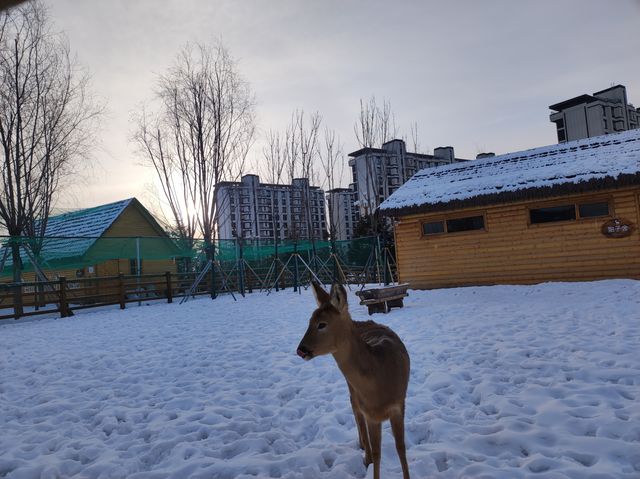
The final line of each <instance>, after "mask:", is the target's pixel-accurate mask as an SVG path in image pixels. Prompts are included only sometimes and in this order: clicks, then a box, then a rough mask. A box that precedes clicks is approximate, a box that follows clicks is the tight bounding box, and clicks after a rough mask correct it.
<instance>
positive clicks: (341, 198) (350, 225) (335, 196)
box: [327, 188, 360, 241]
mask: <svg viewBox="0 0 640 479" xmlns="http://www.w3.org/2000/svg"><path fill="white" fill-rule="evenodd" d="M327 201H328V204H329V233H330V234H331V235H332V236H333V239H335V240H338V241H343V240H350V239H353V238H354V237H355V231H356V225H357V224H358V220H359V219H360V214H359V211H358V206H357V196H356V192H355V191H354V190H352V189H351V188H334V189H333V190H329V191H327Z"/></svg>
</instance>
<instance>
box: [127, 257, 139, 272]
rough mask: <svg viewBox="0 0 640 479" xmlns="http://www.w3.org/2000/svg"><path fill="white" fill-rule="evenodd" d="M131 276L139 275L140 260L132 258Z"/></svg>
mask: <svg viewBox="0 0 640 479" xmlns="http://www.w3.org/2000/svg"><path fill="white" fill-rule="evenodd" d="M129 274H130V275H137V274H138V260H137V259H135V258H132V259H130V260H129ZM140 274H142V261H140Z"/></svg>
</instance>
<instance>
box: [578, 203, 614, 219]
mask: <svg viewBox="0 0 640 479" xmlns="http://www.w3.org/2000/svg"><path fill="white" fill-rule="evenodd" d="M578 213H579V214H580V218H593V217H596V216H609V203H607V202H606V201H601V202H599V203H583V204H581V205H579V206H578Z"/></svg>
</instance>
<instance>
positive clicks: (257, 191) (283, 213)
mask: <svg viewBox="0 0 640 479" xmlns="http://www.w3.org/2000/svg"><path fill="white" fill-rule="evenodd" d="M216 189H217V193H216V207H217V211H218V213H217V220H216V222H217V227H218V237H219V238H221V239H231V238H252V239H271V240H275V239H280V240H284V239H311V238H314V239H320V238H325V237H326V235H327V222H326V214H325V203H324V191H323V190H321V189H320V188H319V187H317V186H310V185H309V180H308V179H307V178H297V179H294V180H293V182H292V184H290V185H274V184H269V183H260V178H259V177H258V176H257V175H244V176H243V177H242V178H241V180H240V181H239V182H221V183H219V184H218V185H217V186H216Z"/></svg>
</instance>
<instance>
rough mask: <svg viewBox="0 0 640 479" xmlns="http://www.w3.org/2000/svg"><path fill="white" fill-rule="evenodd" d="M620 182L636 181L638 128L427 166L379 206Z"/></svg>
mask: <svg viewBox="0 0 640 479" xmlns="http://www.w3.org/2000/svg"><path fill="white" fill-rule="evenodd" d="M624 184H640V129H636V130H629V131H625V132H621V133H614V134H611V135H604V136H598V137H593V138H587V139H584V140H577V141H571V142H568V143H562V144H557V145H550V146H543V147H540V148H534V149H531V150H525V151H519V152H515V153H507V154H505V155H500V156H495V157H490V158H483V159H479V160H472V161H469V162H466V163H454V164H451V165H445V166H440V167H435V168H425V169H423V170H420V171H419V172H418V173H416V174H415V175H414V176H413V177H411V178H410V179H409V181H407V182H406V183H405V184H404V185H402V186H401V187H400V188H398V189H397V190H396V191H395V192H394V193H393V194H392V195H391V196H390V197H389V198H387V199H386V200H385V201H384V202H383V203H382V204H381V205H380V210H381V211H382V212H384V213H385V214H386V215H406V214H412V213H420V212H427V211H437V210H441V209H453V208H464V207H469V206H482V205H487V204H494V203H500V202H505V201H517V200H524V199H533V198H541V197H544V196H553V195H554V194H563V193H567V192H581V191H592V190H597V189H602V188H607V187H612V186H620V185H624Z"/></svg>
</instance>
